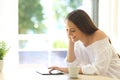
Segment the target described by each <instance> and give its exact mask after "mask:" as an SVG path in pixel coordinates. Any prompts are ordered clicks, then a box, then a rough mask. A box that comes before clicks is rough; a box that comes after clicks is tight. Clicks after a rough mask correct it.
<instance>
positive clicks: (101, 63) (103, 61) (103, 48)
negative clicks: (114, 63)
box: [82, 40, 114, 75]
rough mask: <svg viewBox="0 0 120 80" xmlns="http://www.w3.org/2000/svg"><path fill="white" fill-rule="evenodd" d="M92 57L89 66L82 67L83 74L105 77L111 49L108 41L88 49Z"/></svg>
mask: <svg viewBox="0 0 120 80" xmlns="http://www.w3.org/2000/svg"><path fill="white" fill-rule="evenodd" d="M88 50H89V51H90V52H91V53H90V54H92V55H94V60H93V61H92V62H91V64H87V65H84V66H82V71H83V74H101V75H105V74H106V72H107V71H108V69H109V66H110V62H111V59H112V53H113V51H114V50H113V48H112V46H111V45H110V44H109V42H108V40H104V41H101V42H98V43H96V44H94V45H92V46H91V47H90V48H89V49H88Z"/></svg>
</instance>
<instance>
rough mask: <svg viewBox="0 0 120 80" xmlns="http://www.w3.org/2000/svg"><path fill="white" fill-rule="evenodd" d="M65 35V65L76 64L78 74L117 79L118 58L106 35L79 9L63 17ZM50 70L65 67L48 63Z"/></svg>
mask: <svg viewBox="0 0 120 80" xmlns="http://www.w3.org/2000/svg"><path fill="white" fill-rule="evenodd" d="M65 23H66V31H67V35H68V38H69V47H68V52H67V56H66V61H67V63H68V65H69V66H70V65H76V66H80V71H79V73H80V74H93V75H94V74H97V75H103V76H108V77H112V78H114V79H120V59H119V57H118V54H117V53H116V52H115V50H114V48H113V47H112V45H111V42H110V40H109V38H108V36H107V35H106V34H105V33H104V32H103V31H101V30H100V29H98V27H96V26H95V25H94V23H93V22H92V20H91V19H90V17H89V16H88V14H87V13H86V12H84V11H83V10H80V9H77V10H74V11H72V12H71V13H69V14H68V15H67V17H66V20H65ZM49 69H50V72H51V71H53V70H60V71H63V72H65V73H68V68H67V67H66V68H64V67H57V66H52V67H49Z"/></svg>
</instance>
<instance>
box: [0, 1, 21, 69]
mask: <svg viewBox="0 0 120 80" xmlns="http://www.w3.org/2000/svg"><path fill="white" fill-rule="evenodd" d="M17 36H18V0H0V41H1V40H4V41H6V43H7V45H8V47H9V51H8V53H7V55H6V56H5V61H4V69H5V70H13V69H15V68H16V67H17V65H18V59H19V58H18V38H17Z"/></svg>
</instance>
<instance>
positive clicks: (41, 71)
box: [36, 69, 64, 75]
mask: <svg viewBox="0 0 120 80" xmlns="http://www.w3.org/2000/svg"><path fill="white" fill-rule="evenodd" d="M36 72H37V73H38V74H41V75H63V74H64V73H63V72H61V71H58V70H53V71H52V72H51V73H49V70H48V69H46V70H36Z"/></svg>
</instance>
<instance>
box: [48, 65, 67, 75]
mask: <svg viewBox="0 0 120 80" xmlns="http://www.w3.org/2000/svg"><path fill="white" fill-rule="evenodd" d="M48 69H50V71H49V73H51V72H52V71H53V70H58V71H62V72H64V73H68V68H67V67H58V66H52V67H49V68H48Z"/></svg>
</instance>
